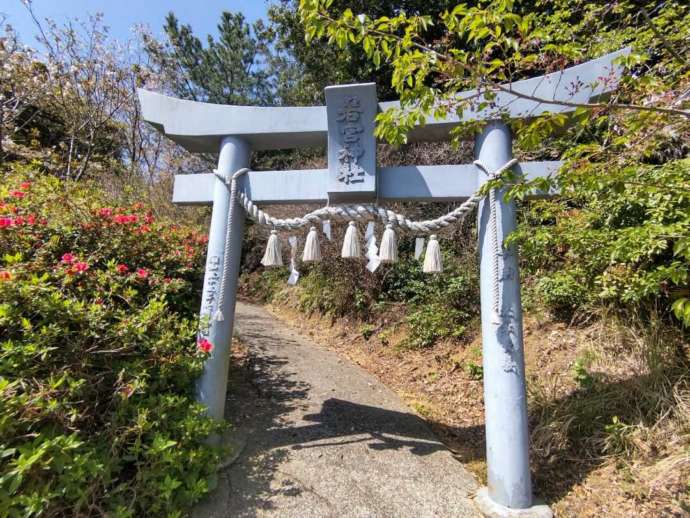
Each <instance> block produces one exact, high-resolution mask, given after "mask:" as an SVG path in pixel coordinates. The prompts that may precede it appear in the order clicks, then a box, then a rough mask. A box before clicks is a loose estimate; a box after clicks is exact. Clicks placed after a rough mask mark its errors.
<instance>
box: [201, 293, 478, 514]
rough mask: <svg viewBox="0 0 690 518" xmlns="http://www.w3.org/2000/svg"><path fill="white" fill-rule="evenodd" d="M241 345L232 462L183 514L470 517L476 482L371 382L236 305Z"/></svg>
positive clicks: (232, 411) (231, 396) (233, 396)
mask: <svg viewBox="0 0 690 518" xmlns="http://www.w3.org/2000/svg"><path fill="white" fill-rule="evenodd" d="M235 329H236V333H237V334H238V335H239V337H240V339H241V341H242V342H243V343H244V344H246V346H247V347H248V349H249V353H248V354H249V357H248V361H247V362H246V364H245V368H244V369H242V370H241V371H239V370H237V369H235V370H232V369H231V373H230V378H231V379H230V388H229V390H228V404H227V409H226V412H227V414H226V415H227V417H228V419H229V420H230V421H231V422H232V423H233V426H234V430H233V433H232V434H231V437H232V438H231V439H230V440H231V441H232V443H233V444H234V446H235V449H236V451H237V450H239V449H241V452H240V453H239V455H237V457H236V460H235V461H234V463H233V464H231V465H230V466H229V467H228V468H226V469H225V470H223V471H221V473H220V474H219V483H218V487H217V489H216V490H215V491H214V492H213V493H212V494H211V495H210V497H209V498H208V499H207V500H206V501H205V502H203V503H202V504H201V505H200V506H198V507H197V508H196V509H195V511H194V513H193V515H194V516H195V517H209V518H210V517H213V518H221V517H232V518H240V517H264V516H279V517H285V518H291V517H295V518H297V517H299V518H309V517H319V518H321V517H339V518H346V517H395V518H406V517H414V518H425V517H475V516H480V514H479V512H478V511H477V509H476V507H475V506H474V504H473V502H472V500H471V499H472V497H473V496H474V494H475V493H476V491H477V490H478V489H479V486H478V484H477V482H476V481H475V480H474V478H473V477H472V475H470V474H469V473H468V472H467V471H466V470H465V469H464V468H463V466H462V464H460V463H459V462H458V461H456V460H455V459H454V458H453V456H452V455H451V453H450V452H449V451H448V450H447V449H446V448H445V447H444V446H443V444H442V443H440V442H439V441H438V439H436V437H435V436H434V435H433V433H432V432H431V431H430V430H429V428H428V427H427V425H426V424H425V423H424V422H423V421H422V420H421V419H420V418H419V417H417V416H415V415H413V414H412V413H411V412H410V411H409V410H408V409H407V408H406V407H405V405H404V404H403V403H402V402H401V400H400V399H399V398H398V397H397V396H396V394H394V393H393V392H392V391H390V390H389V389H388V388H386V387H385V386H383V385H382V384H381V383H380V382H379V381H378V380H377V379H375V378H374V377H373V376H371V375H369V374H368V373H366V372H365V371H363V370H362V369H360V368H359V367H357V366H354V365H352V364H350V363H348V362H347V361H346V360H344V359H342V358H340V357H339V356H337V355H336V354H335V353H334V352H332V351H329V350H327V349H325V348H323V347H320V346H319V345H317V344H315V343H313V342H311V341H310V340H309V339H307V338H305V337H303V336H300V335H298V334H297V333H295V332H294V331H292V330H290V329H288V328H287V327H285V325H284V324H281V323H280V322H278V321H277V320H275V319H274V318H273V317H272V316H271V315H270V314H269V313H268V312H266V311H265V310H264V309H262V308H260V307H258V306H254V305H249V304H246V303H240V302H238V304H237V308H236V322H235Z"/></svg>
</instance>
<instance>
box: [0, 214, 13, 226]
mask: <svg viewBox="0 0 690 518" xmlns="http://www.w3.org/2000/svg"><path fill="white" fill-rule="evenodd" d="M13 223H14V220H13V219H12V218H8V217H6V216H5V217H0V228H7V227H11V226H12V224H13Z"/></svg>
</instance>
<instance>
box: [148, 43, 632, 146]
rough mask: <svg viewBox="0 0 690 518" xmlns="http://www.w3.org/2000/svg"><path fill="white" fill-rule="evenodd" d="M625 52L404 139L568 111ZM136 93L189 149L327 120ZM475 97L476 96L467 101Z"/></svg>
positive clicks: (615, 73) (608, 86) (549, 77)
mask: <svg viewBox="0 0 690 518" xmlns="http://www.w3.org/2000/svg"><path fill="white" fill-rule="evenodd" d="M629 53H630V49H629V48H625V49H621V50H619V51H616V52H612V53H610V54H606V55H604V56H601V57H599V58H597V59H593V60H591V61H587V62H585V63H581V64H579V65H575V66H572V67H569V68H566V69H564V70H562V71H558V72H552V73H550V74H546V75H543V76H539V77H533V78H531V79H524V80H522V81H516V82H514V83H510V84H508V85H506V86H507V88H509V89H511V90H513V91H515V92H518V93H520V94H524V95H529V96H532V97H535V98H539V99H548V100H552V101H555V102H554V103H550V102H539V101H535V100H532V99H526V98H524V97H520V96H518V95H515V94H513V93H510V92H507V91H500V92H498V94H497V96H496V99H495V100H494V101H493V102H492V103H490V106H488V107H485V108H484V109H482V110H478V109H472V108H470V109H466V110H465V111H464V112H463V114H462V117H461V118H459V117H457V116H455V115H453V116H449V117H446V118H445V119H443V120H436V119H434V118H433V117H430V118H429V119H428V120H427V121H426V124H425V125H424V126H420V127H418V128H416V129H415V130H413V131H412V133H411V134H410V135H409V138H410V141H425V140H441V139H444V138H447V136H448V132H449V131H450V130H451V129H452V128H453V127H455V126H457V125H458V124H460V123H461V122H463V121H469V120H489V119H495V118H497V117H498V116H499V115H506V114H507V115H508V116H509V117H511V118H528V117H534V116H537V115H540V114H542V113H545V112H551V113H563V112H569V111H572V110H574V107H572V106H568V105H563V104H558V103H559V102H568V103H586V102H588V101H590V100H592V99H595V98H597V97H599V96H602V95H605V94H607V93H609V92H611V91H613V90H614V89H615V88H616V86H617V83H618V80H619V78H620V76H621V73H622V67H621V66H620V65H617V64H616V63H615V60H616V58H619V57H620V56H623V55H627V54H629ZM475 92H476V91H468V92H463V93H461V94H459V97H461V98H467V97H470V96H474V95H475ZM138 93H139V101H140V103H141V107H142V112H143V118H144V120H146V121H148V122H149V123H151V124H152V125H153V126H155V127H156V128H157V129H158V130H159V131H160V132H162V133H163V134H165V135H166V136H167V137H168V138H170V139H172V140H173V141H175V142H177V143H178V144H180V145H181V146H182V147H184V148H186V149H187V150H189V151H192V152H209V153H215V152H217V151H218V146H219V143H220V140H221V139H222V138H223V137H225V136H235V137H241V138H242V139H244V140H246V141H247V142H248V143H249V144H250V145H251V147H252V149H254V150H264V149H285V148H298V147H306V146H314V145H324V144H325V143H326V138H327V133H328V123H327V117H326V107H325V106H309V107H283V106H279V107H263V106H231V105H222V104H211V103H203V102H196V101H186V100H182V99H177V98H174V97H169V96H166V95H162V94H158V93H155V92H151V91H148V90H144V89H140V90H139V91H138ZM480 102H481V99H479V98H478V99H477V102H475V103H473V105H474V106H477V105H478V104H479V103H480ZM399 106H400V103H399V101H391V102H381V103H379V110H381V111H383V110H387V109H389V108H396V107H399Z"/></svg>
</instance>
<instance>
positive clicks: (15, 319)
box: [0, 166, 218, 517]
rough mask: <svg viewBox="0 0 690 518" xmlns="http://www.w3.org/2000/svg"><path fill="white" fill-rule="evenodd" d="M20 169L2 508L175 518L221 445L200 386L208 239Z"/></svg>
mask: <svg viewBox="0 0 690 518" xmlns="http://www.w3.org/2000/svg"><path fill="white" fill-rule="evenodd" d="M17 169H19V170H20V172H19V173H12V174H6V175H5V176H4V179H3V184H2V186H1V187H0V415H1V416H2V417H1V418H0V458H1V459H2V461H1V462H0V515H2V516H16V517H20V516H21V517H24V516H34V515H39V514H40V515H42V516H67V515H69V516H74V515H80V516H92V515H94V516H95V515H105V514H107V515H109V516H142V515H144V514H148V515H152V516H163V515H166V516H174V515H178V514H179V512H180V510H181V509H184V508H185V507H186V506H188V505H189V504H191V503H193V502H195V501H196V500H198V499H199V498H200V497H201V496H202V495H204V494H205V493H206V492H207V491H208V489H209V477H210V476H211V474H212V473H213V472H214V468H215V466H216V462H217V458H218V457H217V455H218V454H217V452H215V451H214V450H213V449H211V448H210V447H208V446H206V445H205V444H204V439H205V437H206V436H207V435H208V434H209V433H210V432H212V431H214V430H215V429H216V428H217V425H213V424H211V422H210V421H209V420H208V419H207V418H205V417H203V412H202V409H201V408H200V406H199V405H198V404H196V403H195V402H194V398H193V386H194V379H195V378H196V377H197V376H198V375H199V373H200V369H201V364H202V361H203V358H204V356H205V355H206V354H205V353H204V352H202V351H200V350H197V348H196V347H195V345H194V344H195V333H196V320H195V312H196V309H197V306H198V297H199V291H200V289H199V279H200V274H201V271H200V268H201V263H202V261H201V258H202V256H203V253H204V248H205V239H204V238H203V237H202V236H200V235H197V234H195V233H194V232H193V231H191V230H190V229H188V228H183V227H179V226H172V225H170V224H168V223H165V222H160V221H158V220H157V218H156V217H154V215H153V214H152V213H151V212H150V211H149V210H148V209H147V207H145V206H143V205H142V204H139V203H137V204H135V205H126V206H115V207H113V206H112V205H111V204H110V203H109V202H108V200H107V198H106V197H104V196H103V194H101V192H100V191H99V190H97V189H96V188H94V187H92V186H90V185H86V184H83V185H82V184H80V185H71V184H69V183H65V182H61V181H59V180H57V179H54V178H50V177H45V176H39V175H37V174H36V173H35V170H34V169H33V168H31V167H19V166H17ZM111 203H112V202H111Z"/></svg>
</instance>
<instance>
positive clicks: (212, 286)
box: [139, 49, 629, 516]
mask: <svg viewBox="0 0 690 518" xmlns="http://www.w3.org/2000/svg"><path fill="white" fill-rule="evenodd" d="M628 52H629V50H628V49H623V50H621V51H618V52H614V53H611V54H608V55H605V56H602V57H601V58H598V59H595V60H592V61H589V62H586V63H583V64H581V65H577V66H573V67H571V68H567V69H565V70H563V71H560V72H554V73H551V74H547V75H544V76H541V77H537V78H532V79H527V80H523V81H518V82H515V83H511V84H510V85H506V86H508V87H509V88H508V91H502V92H501V93H499V94H498V96H497V97H496V99H494V100H492V102H491V103H488V104H487V107H485V108H483V109H481V110H471V109H470V110H466V111H465V112H464V113H463V114H462V117H457V116H449V117H447V118H445V119H443V120H435V119H432V118H430V119H429V120H427V121H426V124H425V125H423V126H419V127H417V128H415V129H414V130H413V131H412V132H411V134H410V135H409V139H410V140H411V141H425V140H426V141H429V140H440V139H444V138H447V137H448V134H449V131H450V130H451V129H452V128H453V127H455V126H457V125H458V124H460V123H462V122H466V121H469V120H485V121H488V122H487V123H486V125H485V127H484V129H483V131H482V133H481V135H480V136H479V137H478V138H477V139H476V141H475V156H476V158H477V159H478V160H480V161H481V162H482V163H483V164H484V166H485V167H486V168H487V169H488V170H490V171H496V170H498V169H499V168H500V167H501V166H503V165H505V164H506V163H507V162H509V161H510V160H511V159H512V136H511V132H510V129H509V128H508V126H507V125H506V124H505V123H504V122H501V119H505V117H506V116H508V117H510V118H527V117H534V116H537V115H540V114H543V113H546V112H551V113H556V112H568V111H572V110H573V109H574V106H573V104H575V105H576V104H578V103H586V102H589V101H591V100H592V99H594V98H597V97H599V96H602V95H605V94H607V93H609V92H611V91H612V90H613V89H614V88H615V87H616V84H617V81H618V79H619V78H620V75H621V71H622V69H621V67H620V66H618V65H616V59H617V58H619V57H621V56H623V55H625V54H627V53H628ZM510 91H513V92H517V93H522V94H527V95H529V96H530V97H531V98H538V99H541V100H543V101H536V100H532V99H526V98H525V97H522V96H520V95H515V94H512V93H510ZM474 94H475V92H465V93H463V94H460V97H461V98H465V97H467V96H471V95H474ZM139 99H140V102H141V106H142V112H143V117H144V119H145V120H147V121H148V122H150V123H151V124H152V125H154V126H155V127H156V128H157V129H158V130H159V131H161V132H162V133H164V134H165V135H166V136H168V137H169V138H170V139H172V140H174V141H175V142H177V143H178V144H180V145H181V146H183V147H184V148H186V149H187V150H189V151H191V152H218V153H219V158H218V168H217V171H216V173H217V174H212V173H208V174H197V175H178V176H176V177H175V188H174V194H173V202H174V203H178V204H187V205H189V204H197V205H208V204H213V213H212V218H211V225H210V230H209V243H208V255H207V260H206V273H205V277H204V288H203V295H202V297H203V300H202V303H201V320H202V322H206V323H207V325H204V326H202V327H203V330H202V331H201V333H202V335H203V336H204V337H205V338H207V339H208V340H209V341H210V342H211V343H212V344H213V345H214V349H213V351H212V353H211V354H210V355H209V357H208V359H207V361H206V363H205V367H204V373H203V375H202V377H201V379H200V380H199V382H198V385H197V391H198V399H199V401H200V402H202V403H203V404H204V405H205V406H206V407H207V409H208V414H209V415H210V416H212V417H213V418H216V419H222V418H223V414H224V408H225V399H226V388H227V377H228V361H229V348H230V341H231V336H232V329H233V318H234V311H235V296H236V290H237V277H238V274H239V269H240V256H241V247H242V237H243V232H244V219H245V218H244V217H243V213H242V212H241V211H242V207H241V206H240V205H239V203H238V202H234V203H236V204H237V206H236V207H235V209H236V210H235V211H234V212H235V213H239V214H241V215H242V217H235V218H233V219H232V222H231V228H230V229H227V222H228V218H227V214H228V211H229V209H230V203H231V196H230V190H229V189H228V186H227V184H226V182H225V181H223V179H226V180H227V179H229V178H230V177H231V176H232V175H233V174H234V173H235V172H236V171H238V170H240V169H242V168H246V167H248V165H249V159H250V153H251V151H252V150H266V149H284V148H298V147H304V146H314V145H323V144H328V165H329V167H328V169H317V170H302V171H251V172H249V173H248V174H246V175H244V176H242V177H241V178H240V179H239V185H238V188H239V189H240V190H241V191H242V192H243V193H244V194H245V195H246V196H247V197H249V198H251V200H252V201H253V202H254V203H256V204H261V205H270V204H286V203H300V204H302V203H326V202H329V203H331V204H334V203H336V204H337V203H351V202H355V203H367V202H374V201H377V202H378V203H385V202H387V201H431V202H433V201H443V202H448V201H462V200H464V199H466V198H468V197H469V196H471V195H472V194H473V193H475V192H476V190H477V189H478V187H480V186H481V185H482V184H483V183H484V182H486V181H487V176H486V175H485V174H482V173H481V172H480V170H479V169H478V168H477V167H475V165H437V166H415V165H410V166H403V167H383V168H379V167H377V166H376V142H375V139H374V136H373V129H374V116H375V115H376V113H377V112H378V111H381V110H386V109H388V108H390V107H395V106H397V105H398V104H397V103H394V102H393V103H378V102H377V100H376V90H375V85H374V84H363V85H347V86H335V87H328V88H327V89H326V101H327V105H326V106H315V107H305V108H299V107H295V108H292V107H254V106H224V105H214V104H207V103H199V102H193V101H185V100H180V99H175V98H171V97H167V96H164V95H160V94H156V93H153V92H149V91H146V90H140V91H139ZM352 120H356V121H357V123H358V124H359V125H358V126H356V127H355V126H353V125H352V124H350V122H351V121H352ZM353 157H354V158H353ZM353 164H354V166H356V167H355V168H354V169H353ZM560 166H561V162H558V161H554V162H526V163H521V164H518V165H517V166H515V167H514V169H513V170H514V171H515V172H516V173H518V174H522V175H523V176H524V177H526V178H528V179H530V178H535V177H541V176H547V175H550V174H553V173H555V172H556V171H557V170H558V169H559V167H560ZM488 205H489V204H488V203H486V202H482V203H481V204H480V205H479V215H478V227H479V228H478V230H479V247H480V253H481V260H480V274H481V307H482V318H481V320H482V342H483V368H484V405H485V422H486V456H487V466H488V489H486V488H485V489H484V490H482V491H480V493H479V495H478V497H477V502H478V504H479V506H480V508H481V509H482V510H483V511H484V512H486V513H491V512H493V513H495V514H494V515H496V513H498V514H501V513H502V514H501V515H506V516H512V514H510V513H513V512H515V511H517V510H521V511H525V510H528V509H529V510H530V511H531V512H532V513H533V514H531V515H530V516H550V514H551V512H550V510H549V509H548V507H546V506H535V505H533V498H532V485H531V477H530V469H529V445H528V443H529V435H528V429H527V405H526V390H525V372H524V357H523V338H522V307H521V302H520V283H519V275H518V261H517V253H516V250H515V249H514V248H511V247H508V248H504V249H502V250H498V251H497V250H496V249H495V243H493V246H492V240H491V239H490V236H489V233H488V230H487V229H488V222H489V216H490V210H489V207H488ZM495 210H496V218H497V225H496V227H497V229H496V230H497V235H498V238H499V239H500V241H499V242H500V243H503V240H504V238H505V237H506V236H507V235H508V234H510V233H511V232H512V231H513V230H514V229H515V227H516V218H515V204H514V202H512V201H506V200H504V199H503V196H498V198H497V203H496V209H495ZM226 235H227V236H229V238H228V239H229V241H228V242H226ZM226 250H227V253H228V258H227V260H226V258H225V253H226ZM496 257H498V259H496ZM496 261H498V262H496ZM224 263H227V266H228V268H227V270H228V272H227V273H229V276H228V278H227V284H226V290H225V293H224V296H223V297H219V289H220V278H221V267H222V265H223V264H224ZM496 264H498V269H499V273H500V275H499V276H498V277H494V278H497V279H498V282H499V283H500V293H501V307H500V308H499V312H500V317H501V321H502V323H501V325H500V326H498V327H497V326H496V322H495V321H492V313H491V308H492V307H493V305H494V303H495V302H496V300H497V295H496V293H497V290H496V289H495V288H496V286H494V284H496V283H492V275H491V273H492V268H494V267H495V265H496ZM494 273H495V272H494ZM219 299H220V300H222V301H223V305H224V307H221V308H219V307H218V304H219ZM218 310H222V312H223V313H224V314H225V315H226V316H225V318H224V319H222V320H217V319H212V318H211V316H212V315H213V314H214V312H216V311H218ZM521 516H523V515H521ZM525 516H526V515H525Z"/></svg>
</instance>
